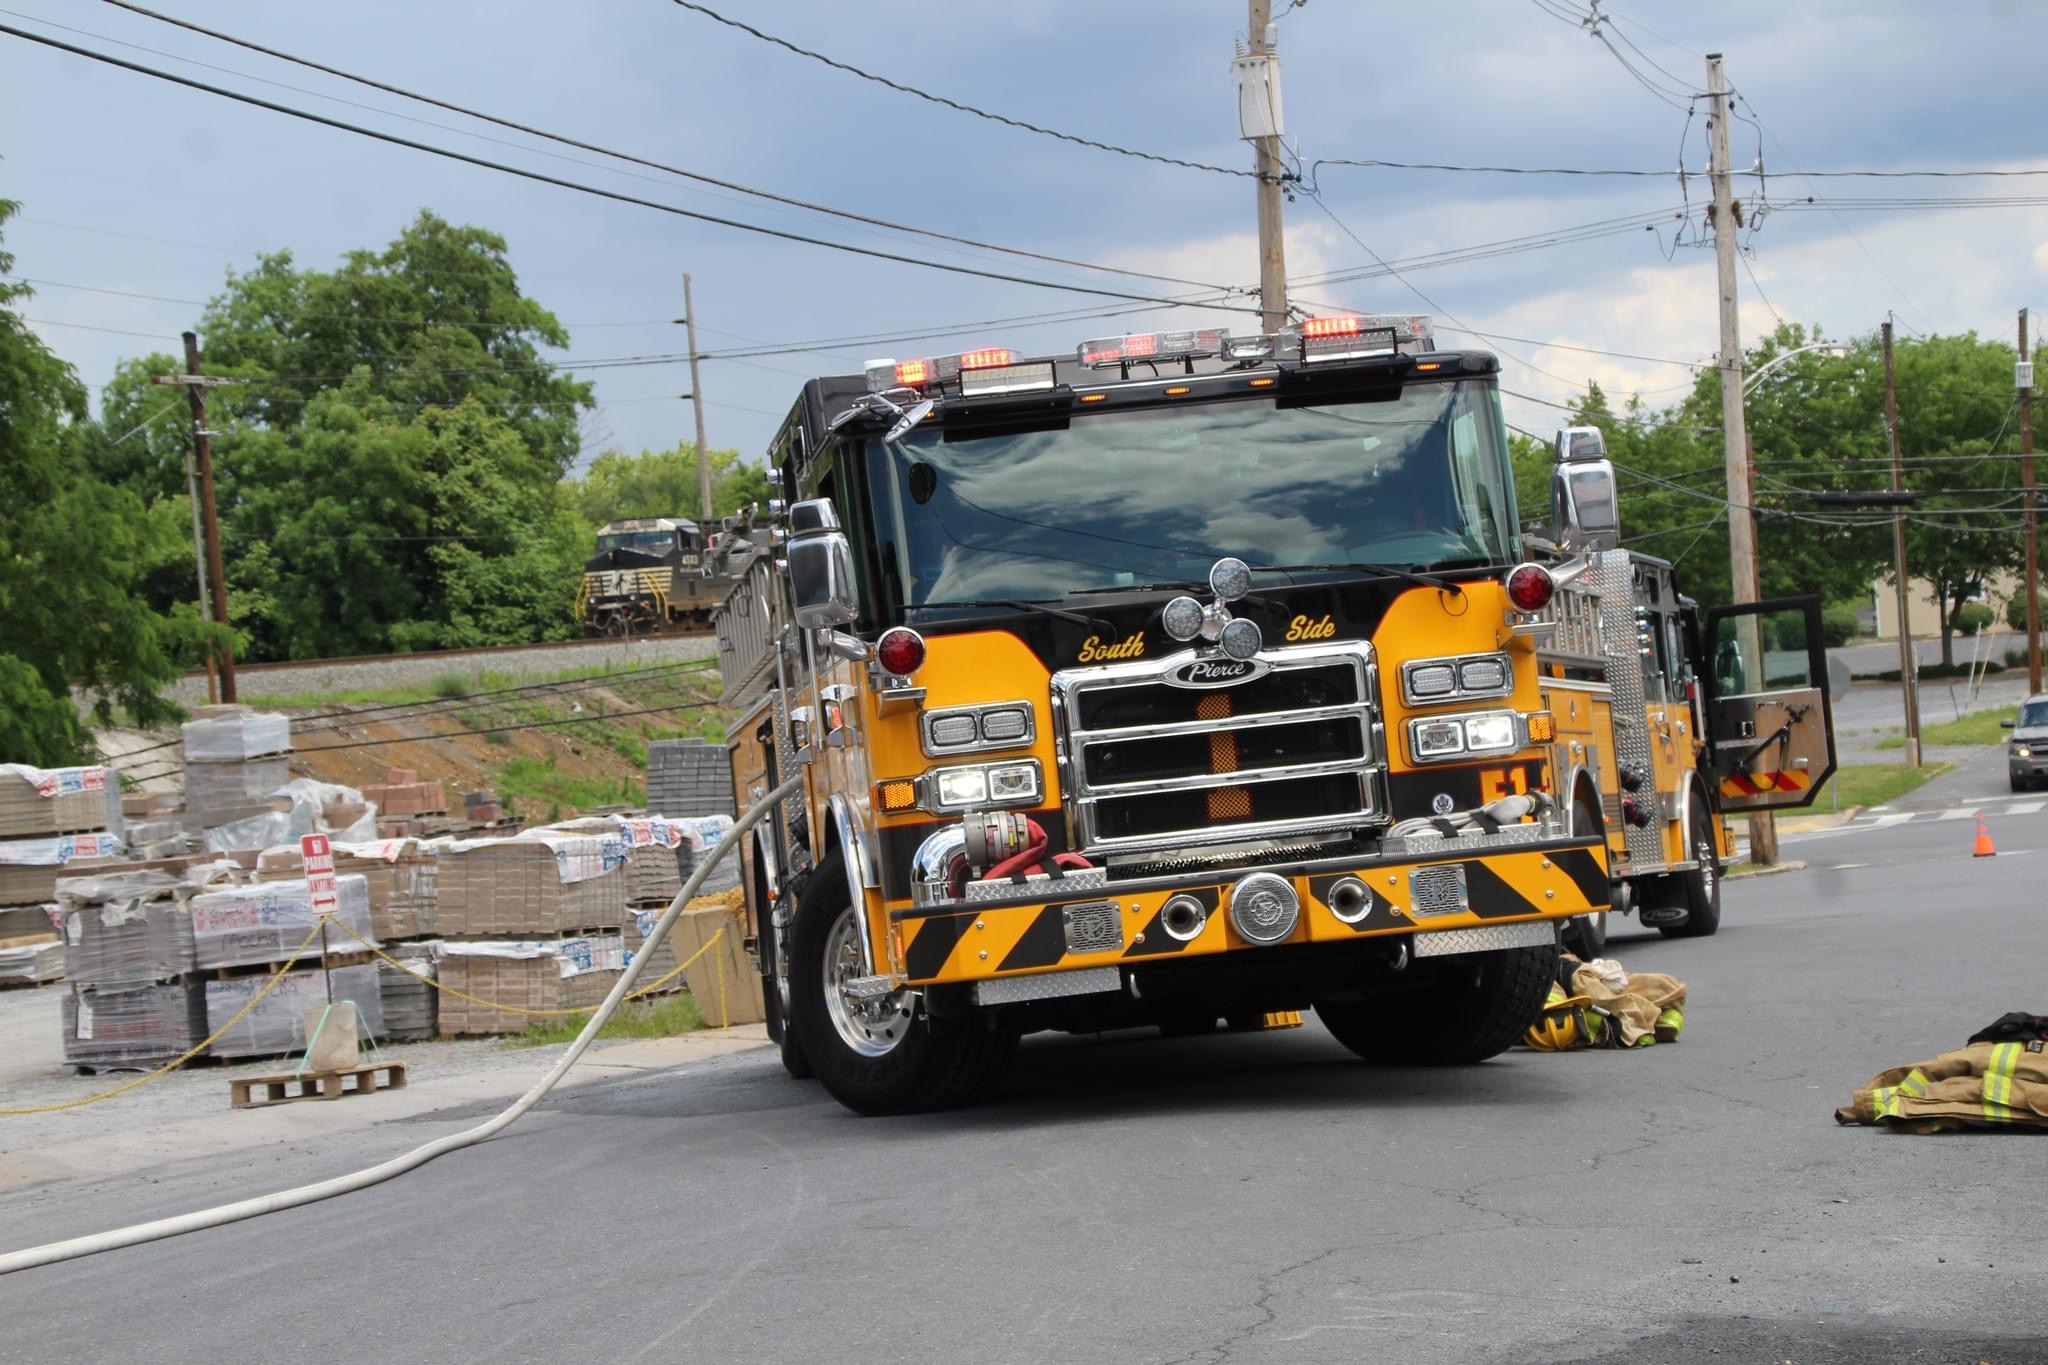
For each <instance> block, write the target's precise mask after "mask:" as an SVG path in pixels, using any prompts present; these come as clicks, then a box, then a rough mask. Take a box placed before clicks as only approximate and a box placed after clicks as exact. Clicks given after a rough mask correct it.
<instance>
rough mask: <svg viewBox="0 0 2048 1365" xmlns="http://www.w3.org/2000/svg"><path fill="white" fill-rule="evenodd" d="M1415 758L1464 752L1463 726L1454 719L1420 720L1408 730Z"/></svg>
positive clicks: (1440, 756) (1439, 756) (1438, 756)
mask: <svg viewBox="0 0 2048 1365" xmlns="http://www.w3.org/2000/svg"><path fill="white" fill-rule="evenodd" d="M1409 734H1410V736H1411V738H1413V739H1414V741H1415V756H1416V757H1417V758H1443V757H1444V756H1446V755H1448V754H1461V753H1463V752H1465V727H1464V726H1463V725H1461V724H1459V723H1458V722H1457V721H1455V720H1422V721H1416V722H1415V723H1414V727H1413V729H1411V730H1410V731H1409Z"/></svg>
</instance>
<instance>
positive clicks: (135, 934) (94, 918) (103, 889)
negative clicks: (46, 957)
mask: <svg viewBox="0 0 2048 1365" xmlns="http://www.w3.org/2000/svg"><path fill="white" fill-rule="evenodd" d="M239 875H240V869H238V868H237V867H235V865H234V864H232V863H227V862H213V863H205V862H201V861H200V860H197V859H186V860H170V861H169V863H168V865H159V866H155V867H133V866H115V867H111V868H107V869H103V870H100V871H97V872H93V873H91V874H87V875H79V876H69V877H65V878H62V879H61V880H59V881H58V883H57V891H56V896H57V909H58V912H59V915H60V919H61V923H62V926H63V939H64V975H65V978H66V986H65V992H64V1000H63V1029H64V1060H65V1062H66V1063H67V1064H69V1065H71V1066H73V1067H76V1068H77V1069H79V1070H80V1071H103V1070H128V1069H136V1068H150V1067H156V1066H161V1065H163V1064H164V1063H165V1062H168V1061H171V1060H172V1059H174V1058H176V1057H179V1056H182V1055H183V1054H184V1053H185V1052H187V1051H189V1050H190V1049H191V1048H193V1047H194V1046H196V1045H197V1044H198V1043H199V1042H201V1041H202V1040H203V1039H204V1038H205V1037H206V1034H207V1028H206V992H205V984H204V982H203V981H202V980H201V978H200V976H199V971H198V962H197V960H196V958H195V957H194V955H193V947H192V912H191V906H190V901H191V898H192V897H193V896H194V895H196V894H198V893H199V892H201V891H202V890H204V889H205V888H206V887H208V886H209V885H215V884H223V883H226V882H229V881H231V880H232V879H234V878H236V877H238V876H239Z"/></svg>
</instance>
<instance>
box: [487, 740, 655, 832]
mask: <svg viewBox="0 0 2048 1365" xmlns="http://www.w3.org/2000/svg"><path fill="white" fill-rule="evenodd" d="M493 785H494V787H495V788H496V790H497V793H498V795H499V796H500V797H502V798H503V799H504V800H505V801H506V802H507V803H517V806H518V808H519V809H520V810H521V811H523V812H525V813H527V814H529V815H534V814H539V813H541V812H543V811H544V812H545V813H546V818H547V819H549V820H559V819H561V818H562V815H563V813H564V812H565V811H569V810H592V809H595V808H596V807H598V806H638V805H644V804H645V803H646V800H647V788H646V786H645V784H644V783H641V782H639V781H636V780H634V779H632V778H616V779H609V780H608V779H604V778H592V777H573V776H571V775H570V774H568V773H565V772H562V771H560V770H559V769H558V768H557V767H556V764H555V756H554V755H553V754H549V755H548V756H547V757H546V758H534V757H532V756H530V755H527V754H518V755H515V756H514V757H513V758H512V759H511V760H509V761H508V762H507V763H506V764H505V766H504V767H503V768H500V769H499V770H498V772H497V775H496V778H495V780H494V782H493Z"/></svg>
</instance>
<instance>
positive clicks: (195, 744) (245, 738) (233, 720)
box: [181, 706, 292, 764]
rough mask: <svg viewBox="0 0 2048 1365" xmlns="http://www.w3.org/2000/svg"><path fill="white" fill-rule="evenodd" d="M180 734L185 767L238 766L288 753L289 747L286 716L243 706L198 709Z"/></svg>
mask: <svg viewBox="0 0 2048 1365" xmlns="http://www.w3.org/2000/svg"><path fill="white" fill-rule="evenodd" d="M181 734H182V737H183V739H184V742H185V762H186V763H188V764H191V763H240V762H242V761H244V760H246V759H251V758H264V757H267V756H268V755H271V754H284V753H290V752H291V747H292V722H291V718H290V717H289V716H281V715H278V714H276V713H275V712H270V711H255V710H251V709H250V708H249V707H246V706H205V707H201V708H200V709H199V710H198V711H196V712H194V713H193V717H192V719H191V720H188V721H186V722H185V724H184V726H183V728H182V730H181Z"/></svg>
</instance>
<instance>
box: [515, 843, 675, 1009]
mask: <svg viewBox="0 0 2048 1365" xmlns="http://www.w3.org/2000/svg"><path fill="white" fill-rule="evenodd" d="M549 828H550V830H554V831H560V832H561V833H564V834H575V835H583V834H593V835H599V836H605V837H612V838H618V839H621V840H623V841H624V842H625V846H626V850H625V851H626V916H625V924H624V930H625V933H624V937H625V948H626V957H625V960H626V965H628V966H631V965H632V963H633V961H634V959H636V958H637V957H638V956H639V955H640V946H641V945H642V944H643V943H645V942H646V941H647V936H648V935H649V934H650V933H651V932H653V929H654V923H655V921H656V920H658V919H660V918H661V914H662V911H664V910H666V909H668V907H669V903H670V902H671V901H673V900H675V898H676V893H677V892H679V891H681V890H682V889H683V873H682V867H683V863H684V861H685V860H686V859H688V858H689V857H690V856H691V850H690V848H689V847H687V846H688V845H691V844H693V843H694V842H695V840H696V839H697V837H698V836H697V833H696V831H695V830H693V829H690V828H688V822H686V821H677V820H665V819H663V818H662V817H660V816H658V815H655V816H629V815H602V816H592V817H590V818H588V819H583V820H570V821H565V822H563V823H562V824H559V825H553V826H550V827H549ZM532 832H533V831H529V833H532ZM675 968H676V945H675V939H674V938H673V937H670V938H666V939H664V940H662V941H661V942H660V943H659V944H657V945H655V949H654V954H653V956H652V957H651V958H649V959H648V963H647V965H646V966H645V967H643V968H642V969H641V971H640V980H639V983H638V985H637V987H636V989H637V990H642V991H646V992H647V993H648V994H650V995H668V994H671V993H673V992H676V991H680V990H682V989H683V988H684V987H683V979H682V977H680V976H671V975H670V973H672V972H674V971H675ZM664 977H667V978H668V979H667V980H665V981H664V980H662V978H664ZM657 981H660V982H661V984H660V986H658V987H656V986H655V984H654V983H655V982H657ZM650 987H652V988H653V989H649V988H650Z"/></svg>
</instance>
